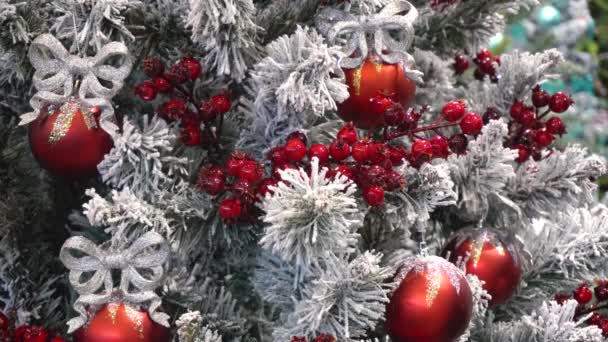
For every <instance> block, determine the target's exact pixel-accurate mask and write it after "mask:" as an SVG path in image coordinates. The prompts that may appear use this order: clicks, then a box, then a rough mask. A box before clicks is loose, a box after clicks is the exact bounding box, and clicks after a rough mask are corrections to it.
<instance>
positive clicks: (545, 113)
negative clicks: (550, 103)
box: [537, 108, 551, 120]
mask: <svg viewBox="0 0 608 342" xmlns="http://www.w3.org/2000/svg"><path fill="white" fill-rule="evenodd" d="M549 113H551V109H550V108H549V109H547V110H546V111H545V112H544V113H542V114H541V115H540V116H539V117H538V118H537V120H540V119H542V118H544V117H545V116H547V114H549Z"/></svg>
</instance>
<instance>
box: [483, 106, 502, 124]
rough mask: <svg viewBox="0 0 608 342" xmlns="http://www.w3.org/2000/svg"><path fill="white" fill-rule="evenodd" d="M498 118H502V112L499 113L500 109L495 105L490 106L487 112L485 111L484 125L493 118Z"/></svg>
mask: <svg viewBox="0 0 608 342" xmlns="http://www.w3.org/2000/svg"><path fill="white" fill-rule="evenodd" d="M498 119H500V113H498V110H497V109H496V108H494V107H489V108H488V109H486V111H485V113H483V124H484V125H486V124H488V123H489V122H490V121H491V120H498Z"/></svg>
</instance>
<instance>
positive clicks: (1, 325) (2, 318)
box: [0, 311, 11, 332]
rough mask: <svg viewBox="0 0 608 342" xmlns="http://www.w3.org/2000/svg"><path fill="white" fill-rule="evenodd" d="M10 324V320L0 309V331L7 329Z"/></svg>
mask: <svg viewBox="0 0 608 342" xmlns="http://www.w3.org/2000/svg"><path fill="white" fill-rule="evenodd" d="M10 326H11V321H10V320H9V319H8V317H7V316H6V315H5V314H4V313H2V311H0V332H2V331H7V330H8V328H9V327H10Z"/></svg>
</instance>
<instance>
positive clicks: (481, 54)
mask: <svg viewBox="0 0 608 342" xmlns="http://www.w3.org/2000/svg"><path fill="white" fill-rule="evenodd" d="M493 57H494V56H493V55H492V52H490V50H488V49H481V50H479V52H478V53H477V56H476V59H478V60H481V59H484V58H490V59H491V58H493Z"/></svg>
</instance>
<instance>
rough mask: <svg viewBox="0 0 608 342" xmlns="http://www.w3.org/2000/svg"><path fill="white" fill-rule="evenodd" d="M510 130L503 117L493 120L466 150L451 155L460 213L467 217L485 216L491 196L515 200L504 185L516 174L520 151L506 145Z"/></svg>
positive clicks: (471, 219) (502, 199)
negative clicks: (504, 143)
mask: <svg viewBox="0 0 608 342" xmlns="http://www.w3.org/2000/svg"><path fill="white" fill-rule="evenodd" d="M507 133H508V129H507V125H506V124H505V123H504V122H503V121H501V120H492V121H490V123H489V124H487V125H485V126H484V128H483V129H482V132H481V135H479V136H478V137H477V139H475V140H473V141H470V142H469V145H468V150H467V153H466V154H464V155H454V154H453V155H451V156H450V157H449V158H448V163H449V165H450V174H451V176H452V179H453V180H454V183H455V186H456V192H457V193H458V204H457V207H458V212H457V213H458V215H459V216H461V217H462V218H463V219H464V220H465V221H475V220H478V219H480V218H483V217H484V216H485V215H486V213H487V210H488V201H489V200H493V199H497V200H499V201H500V202H506V203H509V204H512V203H511V201H510V200H509V199H508V198H506V197H505V194H504V188H505V186H506V183H507V180H508V179H509V178H512V177H514V176H515V171H514V169H513V165H512V164H513V162H514V160H515V158H516V157H517V151H515V150H512V149H509V148H505V147H503V145H502V142H503V140H504V139H505V137H506V136H507Z"/></svg>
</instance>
